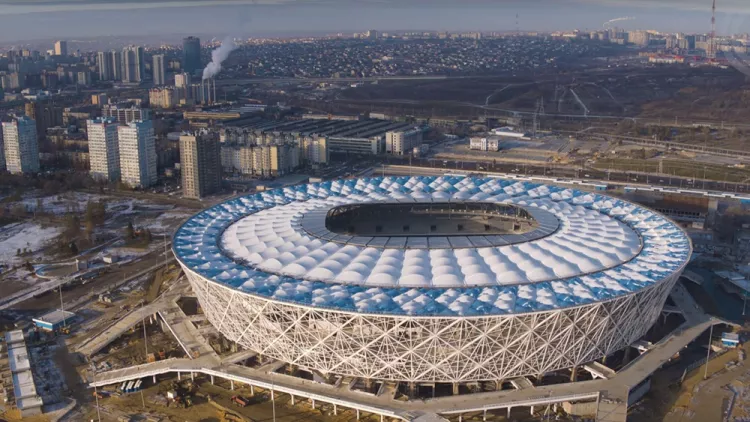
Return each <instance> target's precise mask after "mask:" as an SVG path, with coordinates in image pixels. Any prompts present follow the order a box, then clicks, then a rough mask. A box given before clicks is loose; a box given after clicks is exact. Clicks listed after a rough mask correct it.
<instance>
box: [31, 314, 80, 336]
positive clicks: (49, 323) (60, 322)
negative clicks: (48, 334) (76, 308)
mask: <svg viewBox="0 0 750 422" xmlns="http://www.w3.org/2000/svg"><path fill="white" fill-rule="evenodd" d="M75 316H76V314H74V313H73V312H68V311H65V310H60V309H56V310H54V311H52V312H48V313H46V314H44V315H42V316H40V317H39V318H34V319H32V320H31V321H32V322H33V323H34V325H35V326H37V327H39V328H41V329H42V330H45V331H57V330H59V329H60V328H62V327H65V326H68V325H70V324H71V322H72V321H73V318H75Z"/></svg>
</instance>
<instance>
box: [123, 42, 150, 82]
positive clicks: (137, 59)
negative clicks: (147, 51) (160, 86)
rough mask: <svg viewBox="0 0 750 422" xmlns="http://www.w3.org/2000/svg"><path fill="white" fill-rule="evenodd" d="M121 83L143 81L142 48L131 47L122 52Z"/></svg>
mask: <svg viewBox="0 0 750 422" xmlns="http://www.w3.org/2000/svg"><path fill="white" fill-rule="evenodd" d="M122 63H123V66H122V67H123V74H122V80H123V82H141V81H142V80H143V72H144V65H145V63H144V61H143V47H139V46H135V45H131V46H129V47H125V48H124V49H123V50H122Z"/></svg>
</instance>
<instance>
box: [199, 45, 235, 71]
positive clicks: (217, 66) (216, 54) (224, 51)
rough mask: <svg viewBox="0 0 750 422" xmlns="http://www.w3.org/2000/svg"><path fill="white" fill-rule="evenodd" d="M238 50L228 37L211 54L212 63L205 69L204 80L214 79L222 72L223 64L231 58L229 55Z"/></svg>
mask: <svg viewBox="0 0 750 422" xmlns="http://www.w3.org/2000/svg"><path fill="white" fill-rule="evenodd" d="M236 48H237V44H235V43H234V40H233V39H232V37H226V38H225V39H224V41H222V42H221V45H220V46H219V48H217V49H216V50H214V51H212V52H211V63H209V64H208V65H207V66H206V68H205V69H203V80H206V79H208V78H212V77H214V76H216V74H218V73H219V72H221V63H222V62H223V61H224V60H226V59H227V57H229V53H231V52H232V51H234V50H235V49H236Z"/></svg>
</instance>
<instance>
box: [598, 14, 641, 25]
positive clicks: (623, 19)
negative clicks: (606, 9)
mask: <svg viewBox="0 0 750 422" xmlns="http://www.w3.org/2000/svg"><path fill="white" fill-rule="evenodd" d="M632 20H635V18H634V17H632V16H625V17H622V18H614V19H610V20H608V21H606V22H604V24H603V25H602V26H607V25H609V24H611V23H615V22H620V21H632Z"/></svg>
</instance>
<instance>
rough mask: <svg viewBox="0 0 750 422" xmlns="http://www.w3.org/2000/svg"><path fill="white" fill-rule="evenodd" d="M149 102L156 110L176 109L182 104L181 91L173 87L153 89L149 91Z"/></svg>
mask: <svg viewBox="0 0 750 422" xmlns="http://www.w3.org/2000/svg"><path fill="white" fill-rule="evenodd" d="M148 102H149V104H150V105H151V107H155V108H174V107H175V106H177V104H179V102H180V95H179V91H178V90H177V88H175V87H173V86H162V87H159V88H151V89H150V90H149V91H148Z"/></svg>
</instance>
